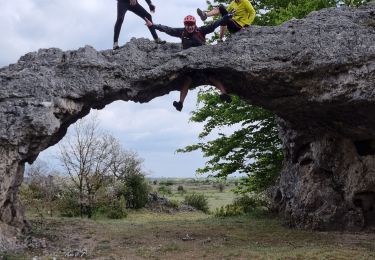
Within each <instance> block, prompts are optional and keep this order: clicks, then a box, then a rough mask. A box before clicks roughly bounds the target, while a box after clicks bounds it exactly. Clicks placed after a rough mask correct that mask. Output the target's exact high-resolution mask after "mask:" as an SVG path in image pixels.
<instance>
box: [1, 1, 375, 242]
mask: <svg viewBox="0 0 375 260" xmlns="http://www.w3.org/2000/svg"><path fill="white" fill-rule="evenodd" d="M374 24H375V6H374V5H367V6H364V7H361V8H358V9H351V8H337V9H326V10H322V11H320V12H314V13H312V14H310V15H309V16H308V17H307V18H306V19H304V20H293V21H290V22H288V23H285V24H283V25H281V26H278V27H256V26H252V27H250V28H248V29H246V30H243V31H242V32H240V33H237V34H236V35H233V36H232V37H231V38H229V39H228V40H227V41H226V42H225V43H221V44H218V45H213V46H204V47H200V48H191V49H188V50H183V51H182V50H181V48H180V45H179V44H165V45H157V44H155V43H153V42H151V41H149V40H147V39H133V40H131V42H129V43H127V44H126V45H125V46H124V47H123V48H121V49H120V50H118V51H116V52H112V51H100V52H99V51H96V50H95V49H93V48H92V47H90V46H86V47H84V48H80V49H78V50H74V51H65V52H64V51H62V50H60V49H43V50H39V51H38V52H33V53H29V54H26V55H25V56H23V57H21V58H20V60H19V61H18V62H17V63H16V64H11V65H9V66H8V67H4V68H1V69H0V86H1V87H0V88H1V92H0V125H1V128H0V153H1V158H0V222H2V223H3V224H7V225H10V226H12V227H15V228H17V230H20V229H22V228H24V227H25V221H24V217H23V213H22V210H21V208H20V206H19V205H18V199H17V193H18V188H19V185H20V184H21V182H22V176H23V170H24V163H25V162H33V161H34V160H35V158H36V157H37V156H38V154H39V153H40V152H41V151H42V150H44V149H46V148H47V147H49V146H51V145H54V144H56V143H57V142H58V141H59V140H61V139H62V137H63V136H64V134H65V133H66V130H67V128H68V126H69V125H71V124H72V123H74V122H75V121H76V120H77V119H79V118H81V117H83V116H85V115H86V114H88V112H89V110H90V109H91V108H103V107H104V106H105V105H106V104H109V103H111V102H112V101H114V100H124V101H128V100H132V101H136V102H148V101H150V100H151V99H153V98H155V97H158V96H161V95H165V94H167V93H169V92H170V91H172V90H177V89H178V88H179V86H180V84H181V82H182V80H183V77H184V75H185V73H190V75H194V82H193V86H192V87H196V86H199V85H203V84H208V83H209V81H208V79H207V75H208V74H211V75H215V76H216V77H217V78H218V79H220V80H222V81H223V82H224V84H225V85H226V87H227V88H228V90H229V91H230V92H231V93H235V94H238V95H240V96H241V97H242V98H244V99H245V100H247V101H248V102H249V103H251V104H254V105H258V106H262V107H264V108H267V109H270V110H272V111H274V112H275V113H276V114H277V115H278V116H279V117H280V118H282V119H281V120H280V122H282V123H281V129H282V131H281V132H282V138H283V141H284V147H285V151H286V161H285V167H284V170H283V174H282V176H281V179H280V188H279V190H278V192H277V194H276V196H275V201H276V202H277V207H278V209H279V210H280V211H281V212H282V213H284V215H285V217H287V218H288V219H289V220H290V222H291V224H292V225H294V226H299V227H305V228H306V227H308V228H309V227H311V228H322V229H327V228H345V227H356V228H361V227H364V226H365V225H367V224H369V222H371V221H370V217H369V216H372V215H371V214H373V213H372V212H373V207H374V193H375V180H374V170H375V167H374V166H375V160H374V159H375V155H374V154H375V153H374V140H375V131H374V126H375V117H374V114H375V90H374V83H375V44H374V42H375V27H374ZM171 109H172V108H171ZM0 231H1V230H0ZM0 234H2V232H0ZM0 236H1V235H0ZM0 241H1V239H0Z"/></svg>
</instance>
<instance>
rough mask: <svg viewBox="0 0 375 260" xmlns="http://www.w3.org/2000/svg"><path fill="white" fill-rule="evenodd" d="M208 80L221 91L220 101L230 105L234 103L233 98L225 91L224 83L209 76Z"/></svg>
mask: <svg viewBox="0 0 375 260" xmlns="http://www.w3.org/2000/svg"><path fill="white" fill-rule="evenodd" d="M208 79H209V80H210V81H211V82H212V84H214V86H215V87H216V88H217V89H219V90H220V92H221V94H220V99H221V100H223V101H225V102H227V103H230V102H232V98H231V96H229V95H228V94H227V91H226V90H225V87H224V85H223V83H222V82H221V81H220V80H218V79H215V78H214V77H212V76H209V77H208Z"/></svg>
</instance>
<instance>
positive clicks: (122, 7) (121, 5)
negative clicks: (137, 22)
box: [113, 0, 129, 50]
mask: <svg viewBox="0 0 375 260" xmlns="http://www.w3.org/2000/svg"><path fill="white" fill-rule="evenodd" d="M128 6H129V4H128V3H126V2H125V1H121V0H118V1H117V20H116V23H115V29H114V35H113V49H114V50H116V49H118V48H119V46H118V38H119V36H120V31H121V26H122V23H123V22H124V17H125V14H126V11H127V10H128Z"/></svg>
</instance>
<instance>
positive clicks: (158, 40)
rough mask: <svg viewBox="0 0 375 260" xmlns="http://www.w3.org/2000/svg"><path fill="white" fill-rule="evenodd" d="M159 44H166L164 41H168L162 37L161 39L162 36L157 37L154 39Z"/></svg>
mask: <svg viewBox="0 0 375 260" xmlns="http://www.w3.org/2000/svg"><path fill="white" fill-rule="evenodd" d="M154 41H155V42H156V43H157V44H164V43H166V42H167V41H164V40H162V39H160V38H157V39H155V40H154Z"/></svg>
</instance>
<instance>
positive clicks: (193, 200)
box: [184, 193, 209, 213]
mask: <svg viewBox="0 0 375 260" xmlns="http://www.w3.org/2000/svg"><path fill="white" fill-rule="evenodd" d="M184 204H186V205H190V206H192V207H194V208H196V209H198V210H201V211H203V212H205V213H208V209H209V208H208V201H207V198H206V197H205V196H204V194H199V193H191V194H188V195H186V196H185V199H184Z"/></svg>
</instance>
